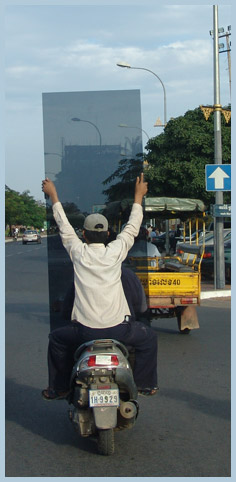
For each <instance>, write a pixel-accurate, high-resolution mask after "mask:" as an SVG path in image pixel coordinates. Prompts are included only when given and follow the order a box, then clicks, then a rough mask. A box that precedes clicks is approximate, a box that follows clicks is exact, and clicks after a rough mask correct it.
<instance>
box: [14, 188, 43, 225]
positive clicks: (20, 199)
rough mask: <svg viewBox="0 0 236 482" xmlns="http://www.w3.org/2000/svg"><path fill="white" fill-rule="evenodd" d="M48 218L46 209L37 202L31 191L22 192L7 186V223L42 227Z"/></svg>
mask: <svg viewBox="0 0 236 482" xmlns="http://www.w3.org/2000/svg"><path fill="white" fill-rule="evenodd" d="M45 220H46V209H45V206H44V205H43V204H39V203H37V202H36V201H35V200H34V198H33V197H32V196H30V194H29V191H24V192H23V193H22V194H20V193H19V192H17V191H13V189H10V188H9V187H8V186H6V188H5V225H7V224H8V225H9V226H12V225H23V226H34V227H35V228H38V229H40V228H42V227H43V225H44V221H45Z"/></svg>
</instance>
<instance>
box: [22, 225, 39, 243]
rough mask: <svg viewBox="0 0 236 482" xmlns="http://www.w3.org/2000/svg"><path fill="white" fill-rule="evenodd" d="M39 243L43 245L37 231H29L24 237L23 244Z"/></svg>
mask: <svg viewBox="0 0 236 482" xmlns="http://www.w3.org/2000/svg"><path fill="white" fill-rule="evenodd" d="M27 243H38V244H41V236H40V234H38V233H37V231H36V229H27V230H26V231H25V232H24V234H23V236H22V244H27Z"/></svg>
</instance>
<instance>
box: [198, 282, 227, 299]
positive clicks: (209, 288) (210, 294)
mask: <svg viewBox="0 0 236 482" xmlns="http://www.w3.org/2000/svg"><path fill="white" fill-rule="evenodd" d="M208 298H231V285H230V284H226V285H225V287H224V289H222V290H219V289H217V290H216V289H215V288H214V280H206V279H203V280H202V282H201V300H206V299H208Z"/></svg>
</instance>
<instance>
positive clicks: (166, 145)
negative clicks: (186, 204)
mask: <svg viewBox="0 0 236 482" xmlns="http://www.w3.org/2000/svg"><path fill="white" fill-rule="evenodd" d="M230 144H231V124H230V123H229V124H227V123H226V122H225V119H224V117H223V116H222V162H223V163H226V164H229V163H230V162H231V150H230ZM148 149H149V152H148V154H147V156H146V159H147V161H148V163H149V166H148V170H147V178H148V184H149V195H150V196H170V197H190V198H199V199H201V200H203V201H204V202H205V203H206V204H209V203H210V202H214V193H212V192H207V191H206V183H205V165H206V164H214V116H213V115H211V116H210V118H209V119H208V120H207V121H206V120H205V118H204V115H203V113H202V111H201V109H200V108H196V109H195V110H189V111H187V112H186V114H185V115H184V116H180V117H177V118H176V119H172V120H170V121H169V122H168V124H167V126H166V128H165V131H164V132H163V133H162V134H160V135H159V136H157V137H155V138H153V139H150V140H149V142H148ZM224 195H225V202H228V201H229V199H230V196H229V193H225V194H224Z"/></svg>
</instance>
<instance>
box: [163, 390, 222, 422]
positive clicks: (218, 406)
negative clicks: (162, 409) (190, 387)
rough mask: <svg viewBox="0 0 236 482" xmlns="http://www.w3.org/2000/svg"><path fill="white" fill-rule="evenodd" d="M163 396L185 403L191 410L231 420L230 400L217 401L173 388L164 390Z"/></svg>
mask: <svg viewBox="0 0 236 482" xmlns="http://www.w3.org/2000/svg"><path fill="white" fill-rule="evenodd" d="M161 395H162V396H163V397H168V398H172V399H175V400H180V401H181V402H185V403H187V404H188V406H189V407H190V408H191V409H193V410H198V411H200V412H203V413H206V414H207V415H211V416H212V417H218V418H223V419H226V420H230V419H231V404H230V401H228V400H216V399H215V398H208V397H204V396H203V395H199V394H198V393H193V392H188V391H187V390H181V389H180V390H179V389H171V388H165V389H163V390H162V392H161Z"/></svg>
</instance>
